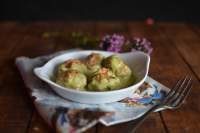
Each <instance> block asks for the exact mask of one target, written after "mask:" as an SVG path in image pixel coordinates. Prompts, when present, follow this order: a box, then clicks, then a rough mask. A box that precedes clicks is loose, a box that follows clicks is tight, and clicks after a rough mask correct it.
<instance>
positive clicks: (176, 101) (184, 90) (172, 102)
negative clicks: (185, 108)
mask: <svg viewBox="0 0 200 133" xmlns="http://www.w3.org/2000/svg"><path fill="white" fill-rule="evenodd" d="M191 88H192V77H189V76H186V77H184V78H182V79H180V80H179V81H178V82H177V83H176V84H175V86H174V87H173V88H172V89H171V90H170V91H169V92H168V93H167V95H166V97H165V98H164V99H163V100H162V101H161V102H160V103H158V104H156V105H155V106H153V107H152V108H151V109H149V110H148V111H147V112H146V113H145V114H144V115H143V116H142V117H140V118H139V119H138V120H136V122H135V125H134V127H133V129H132V130H131V132H130V133H134V132H135V131H136V129H137V128H138V127H139V126H140V125H141V124H142V123H143V122H144V120H145V119H146V118H147V117H148V116H149V114H150V113H152V112H154V111H155V110H156V109H159V108H163V107H164V108H167V109H176V108H178V107H180V106H181V105H182V103H183V102H184V100H185V99H186V97H187V96H188V94H189V92H190V90H191Z"/></svg>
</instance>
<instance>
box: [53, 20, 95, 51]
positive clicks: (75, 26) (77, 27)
mask: <svg viewBox="0 0 200 133" xmlns="http://www.w3.org/2000/svg"><path fill="white" fill-rule="evenodd" d="M60 27H62V28H61V29H59V30H58V31H59V32H63V33H65V34H71V33H72V32H80V33H84V34H90V35H94V34H95V23H94V22H90V21H84V22H73V21H72V22H63V23H60ZM67 40H68V39H67V38H62V39H61V38H58V39H55V40H54V43H56V51H61V50H66V49H70V48H75V46H74V44H72V42H70V41H67Z"/></svg>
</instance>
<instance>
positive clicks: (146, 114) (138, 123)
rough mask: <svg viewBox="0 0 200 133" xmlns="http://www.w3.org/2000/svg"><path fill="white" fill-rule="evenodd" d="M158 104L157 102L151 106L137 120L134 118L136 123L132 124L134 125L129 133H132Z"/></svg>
mask: <svg viewBox="0 0 200 133" xmlns="http://www.w3.org/2000/svg"><path fill="white" fill-rule="evenodd" d="M159 106H160V104H157V105H155V106H153V107H151V108H150V109H149V110H148V111H147V112H146V113H144V114H143V115H142V117H140V118H139V119H138V120H136V124H135V125H134V127H133V129H132V130H131V132H130V133H134V132H135V131H136V130H137V128H138V127H139V126H140V125H141V124H142V123H143V122H144V120H146V118H147V117H148V116H149V114H150V113H152V112H153V111H155V110H156V109H157V108H158V107H159Z"/></svg>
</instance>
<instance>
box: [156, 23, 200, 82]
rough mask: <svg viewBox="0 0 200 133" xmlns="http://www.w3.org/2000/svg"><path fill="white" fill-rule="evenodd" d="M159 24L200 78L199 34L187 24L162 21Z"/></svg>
mask: <svg viewBox="0 0 200 133" xmlns="http://www.w3.org/2000/svg"><path fill="white" fill-rule="evenodd" d="M159 26H160V29H161V31H162V32H163V33H165V34H166V37H167V38H168V40H169V41H171V42H172V43H173V44H174V45H175V47H176V48H177V49H178V51H179V52H180V54H181V55H182V57H183V59H184V60H185V61H186V62H187V63H188V65H189V66H190V67H191V68H192V71H194V73H195V74H196V75H197V77H198V79H199V80H200V67H199V66H200V60H199V57H200V53H199V50H200V38H199V36H198V34H196V33H195V32H194V31H193V30H192V29H191V28H190V27H189V26H188V25H185V24H171V23H170V24H165V23H164V24H162V23H161V24H160V25H159ZM176 27H178V28H176Z"/></svg>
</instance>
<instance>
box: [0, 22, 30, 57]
mask: <svg viewBox="0 0 200 133" xmlns="http://www.w3.org/2000/svg"><path fill="white" fill-rule="evenodd" d="M10 27H11V28H10V30H9V27H7V28H5V29H8V30H9V31H8V32H6V31H5V32H3V33H2V35H1V36H0V38H1V41H0V45H1V49H0V56H10V53H11V51H12V50H13V48H14V47H15V46H16V45H17V44H18V42H20V41H21V40H22V39H23V36H24V34H25V33H26V30H27V25H26V24H21V23H17V22H16V23H14V22H13V25H11V26H10Z"/></svg>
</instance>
